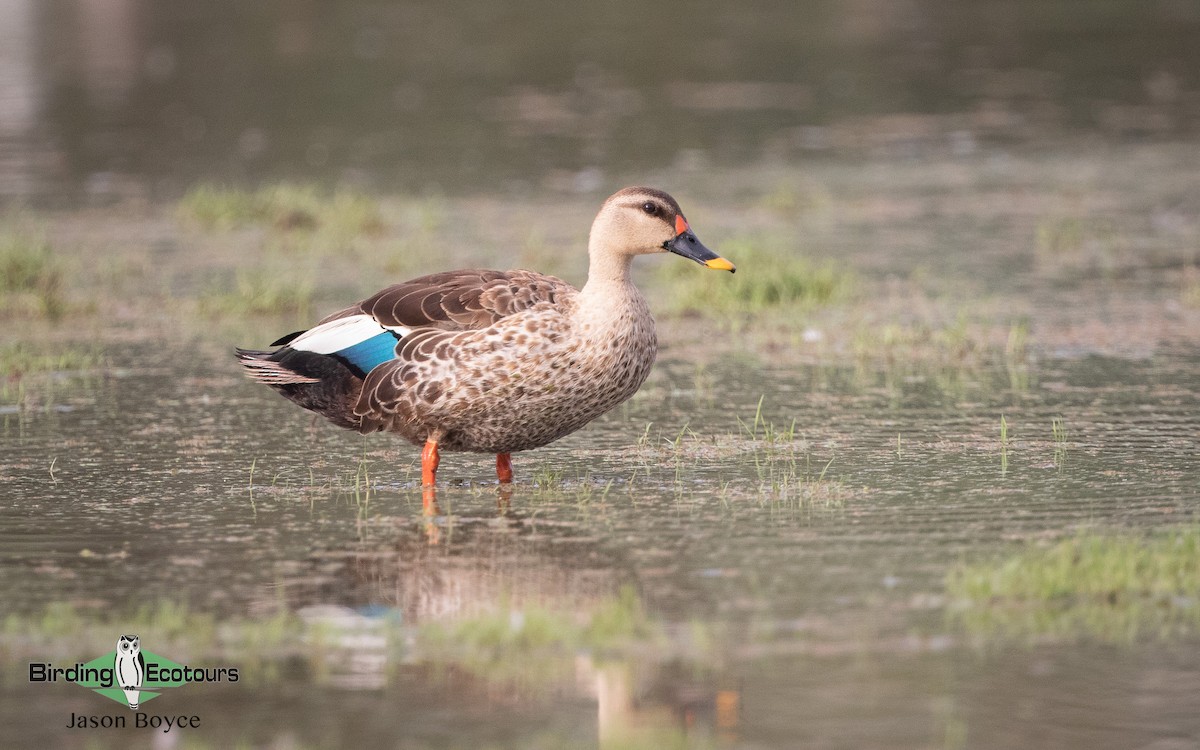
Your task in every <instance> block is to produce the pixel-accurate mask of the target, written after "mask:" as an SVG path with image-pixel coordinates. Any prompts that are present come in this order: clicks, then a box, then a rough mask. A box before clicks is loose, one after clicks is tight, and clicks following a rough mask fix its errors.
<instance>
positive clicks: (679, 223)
mask: <svg viewBox="0 0 1200 750" xmlns="http://www.w3.org/2000/svg"><path fill="white" fill-rule="evenodd" d="M688 229H690V227H689V226H688V223H687V219H685V218H683V214H675V234H683V233H684V232H686V231H687V230H688Z"/></svg>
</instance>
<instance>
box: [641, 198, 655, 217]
mask: <svg viewBox="0 0 1200 750" xmlns="http://www.w3.org/2000/svg"><path fill="white" fill-rule="evenodd" d="M642 210H643V211H645V212H646V213H647V214H649V215H650V216H655V215H657V214H658V204H656V203H651V202H650V201H646V202H645V203H643V204H642Z"/></svg>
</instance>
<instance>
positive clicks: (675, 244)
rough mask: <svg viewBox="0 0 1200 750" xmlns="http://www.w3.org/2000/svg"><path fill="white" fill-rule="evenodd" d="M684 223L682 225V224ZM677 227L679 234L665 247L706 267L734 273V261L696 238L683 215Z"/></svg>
mask: <svg viewBox="0 0 1200 750" xmlns="http://www.w3.org/2000/svg"><path fill="white" fill-rule="evenodd" d="M680 225H682V226H680ZM676 229H679V230H680V231H679V234H677V235H675V238H674V239H670V240H667V241H666V242H664V243H663V247H665V248H666V249H667V250H670V251H671V252H673V253H675V254H676V255H682V256H683V257H685V258H690V259H692V260H694V261H696V262H697V263H699V264H700V265H702V266H704V267H705V268H712V269H714V270H717V271H729V272H730V273H733V272H734V271H736V270H737V268H735V267H734V265H733V264H732V263H730V262H729V261H727V260H725V259H724V258H722V257H721V256H720V255H717V254H716V253H714V252H713V251H712V250H709V249H708V248H707V247H705V246H704V243H702V242H700V240H698V239H696V234H695V232H693V231H692V230H691V227H689V226H688V225H687V222H686V221H683V217H679V221H677V222H676Z"/></svg>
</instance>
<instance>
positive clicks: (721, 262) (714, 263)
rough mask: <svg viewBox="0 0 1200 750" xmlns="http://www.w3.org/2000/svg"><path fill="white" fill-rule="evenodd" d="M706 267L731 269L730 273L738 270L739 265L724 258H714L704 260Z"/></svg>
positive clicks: (722, 269)
mask: <svg viewBox="0 0 1200 750" xmlns="http://www.w3.org/2000/svg"><path fill="white" fill-rule="evenodd" d="M704 267H705V268H711V269H713V270H714V271H729V272H730V273H734V272H735V271H737V267H736V266H734V265H733V264H732V263H730V262H729V261H727V260H725V259H724V258H713V259H712V260H706V261H704Z"/></svg>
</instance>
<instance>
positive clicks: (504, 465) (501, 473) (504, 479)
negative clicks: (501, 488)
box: [496, 453, 513, 484]
mask: <svg viewBox="0 0 1200 750" xmlns="http://www.w3.org/2000/svg"><path fill="white" fill-rule="evenodd" d="M496 477H497V478H498V479H499V480H500V484H511V483H512V480H513V473H512V456H511V455H509V454H508V453H497V454H496Z"/></svg>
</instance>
